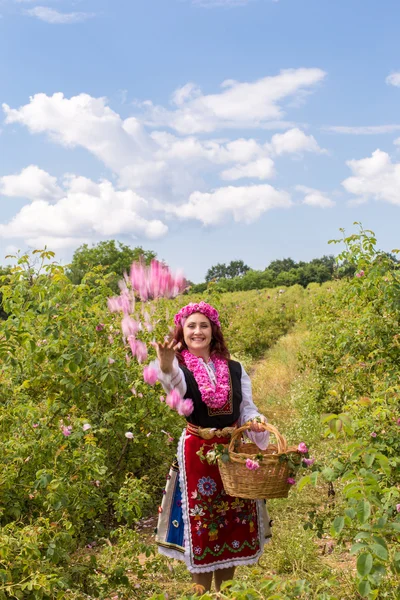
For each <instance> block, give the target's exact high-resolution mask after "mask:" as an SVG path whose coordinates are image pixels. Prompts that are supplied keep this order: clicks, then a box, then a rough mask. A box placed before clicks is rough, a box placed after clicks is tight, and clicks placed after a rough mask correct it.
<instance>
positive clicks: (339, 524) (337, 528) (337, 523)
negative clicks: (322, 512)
mask: <svg viewBox="0 0 400 600" xmlns="http://www.w3.org/2000/svg"><path fill="white" fill-rule="evenodd" d="M332 527H333V530H334V532H335V533H337V534H339V533H340V532H341V531H342V529H343V527H344V517H336V518H335V519H334V521H333V523H332Z"/></svg>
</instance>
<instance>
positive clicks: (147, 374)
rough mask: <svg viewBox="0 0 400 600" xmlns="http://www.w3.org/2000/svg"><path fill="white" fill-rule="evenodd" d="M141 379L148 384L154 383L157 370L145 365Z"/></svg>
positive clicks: (156, 377)
mask: <svg viewBox="0 0 400 600" xmlns="http://www.w3.org/2000/svg"><path fill="white" fill-rule="evenodd" d="M143 379H144V380H145V382H146V383H148V384H149V385H154V384H155V383H156V381H157V379H158V372H157V370H156V369H155V368H154V367H152V366H150V365H149V366H147V367H145V368H144V369H143Z"/></svg>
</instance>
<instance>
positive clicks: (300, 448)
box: [297, 442, 308, 454]
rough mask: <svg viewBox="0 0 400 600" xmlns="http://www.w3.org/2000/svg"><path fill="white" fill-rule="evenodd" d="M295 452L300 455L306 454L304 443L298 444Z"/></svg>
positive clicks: (306, 449)
mask: <svg viewBox="0 0 400 600" xmlns="http://www.w3.org/2000/svg"><path fill="white" fill-rule="evenodd" d="M297 452H301V454H307V452H308V448H307V446H306V445H305V443H304V442H300V444H299V445H298V446H297Z"/></svg>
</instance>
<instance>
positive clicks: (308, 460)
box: [303, 458, 315, 467]
mask: <svg viewBox="0 0 400 600" xmlns="http://www.w3.org/2000/svg"><path fill="white" fill-rule="evenodd" d="M314 463H315V458H303V464H305V465H306V467H311V466H312V465H313V464H314Z"/></svg>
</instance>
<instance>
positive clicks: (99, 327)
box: [96, 323, 104, 331]
mask: <svg viewBox="0 0 400 600" xmlns="http://www.w3.org/2000/svg"><path fill="white" fill-rule="evenodd" d="M103 329H104V323H99V324H98V325H96V331H102V330H103Z"/></svg>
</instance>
